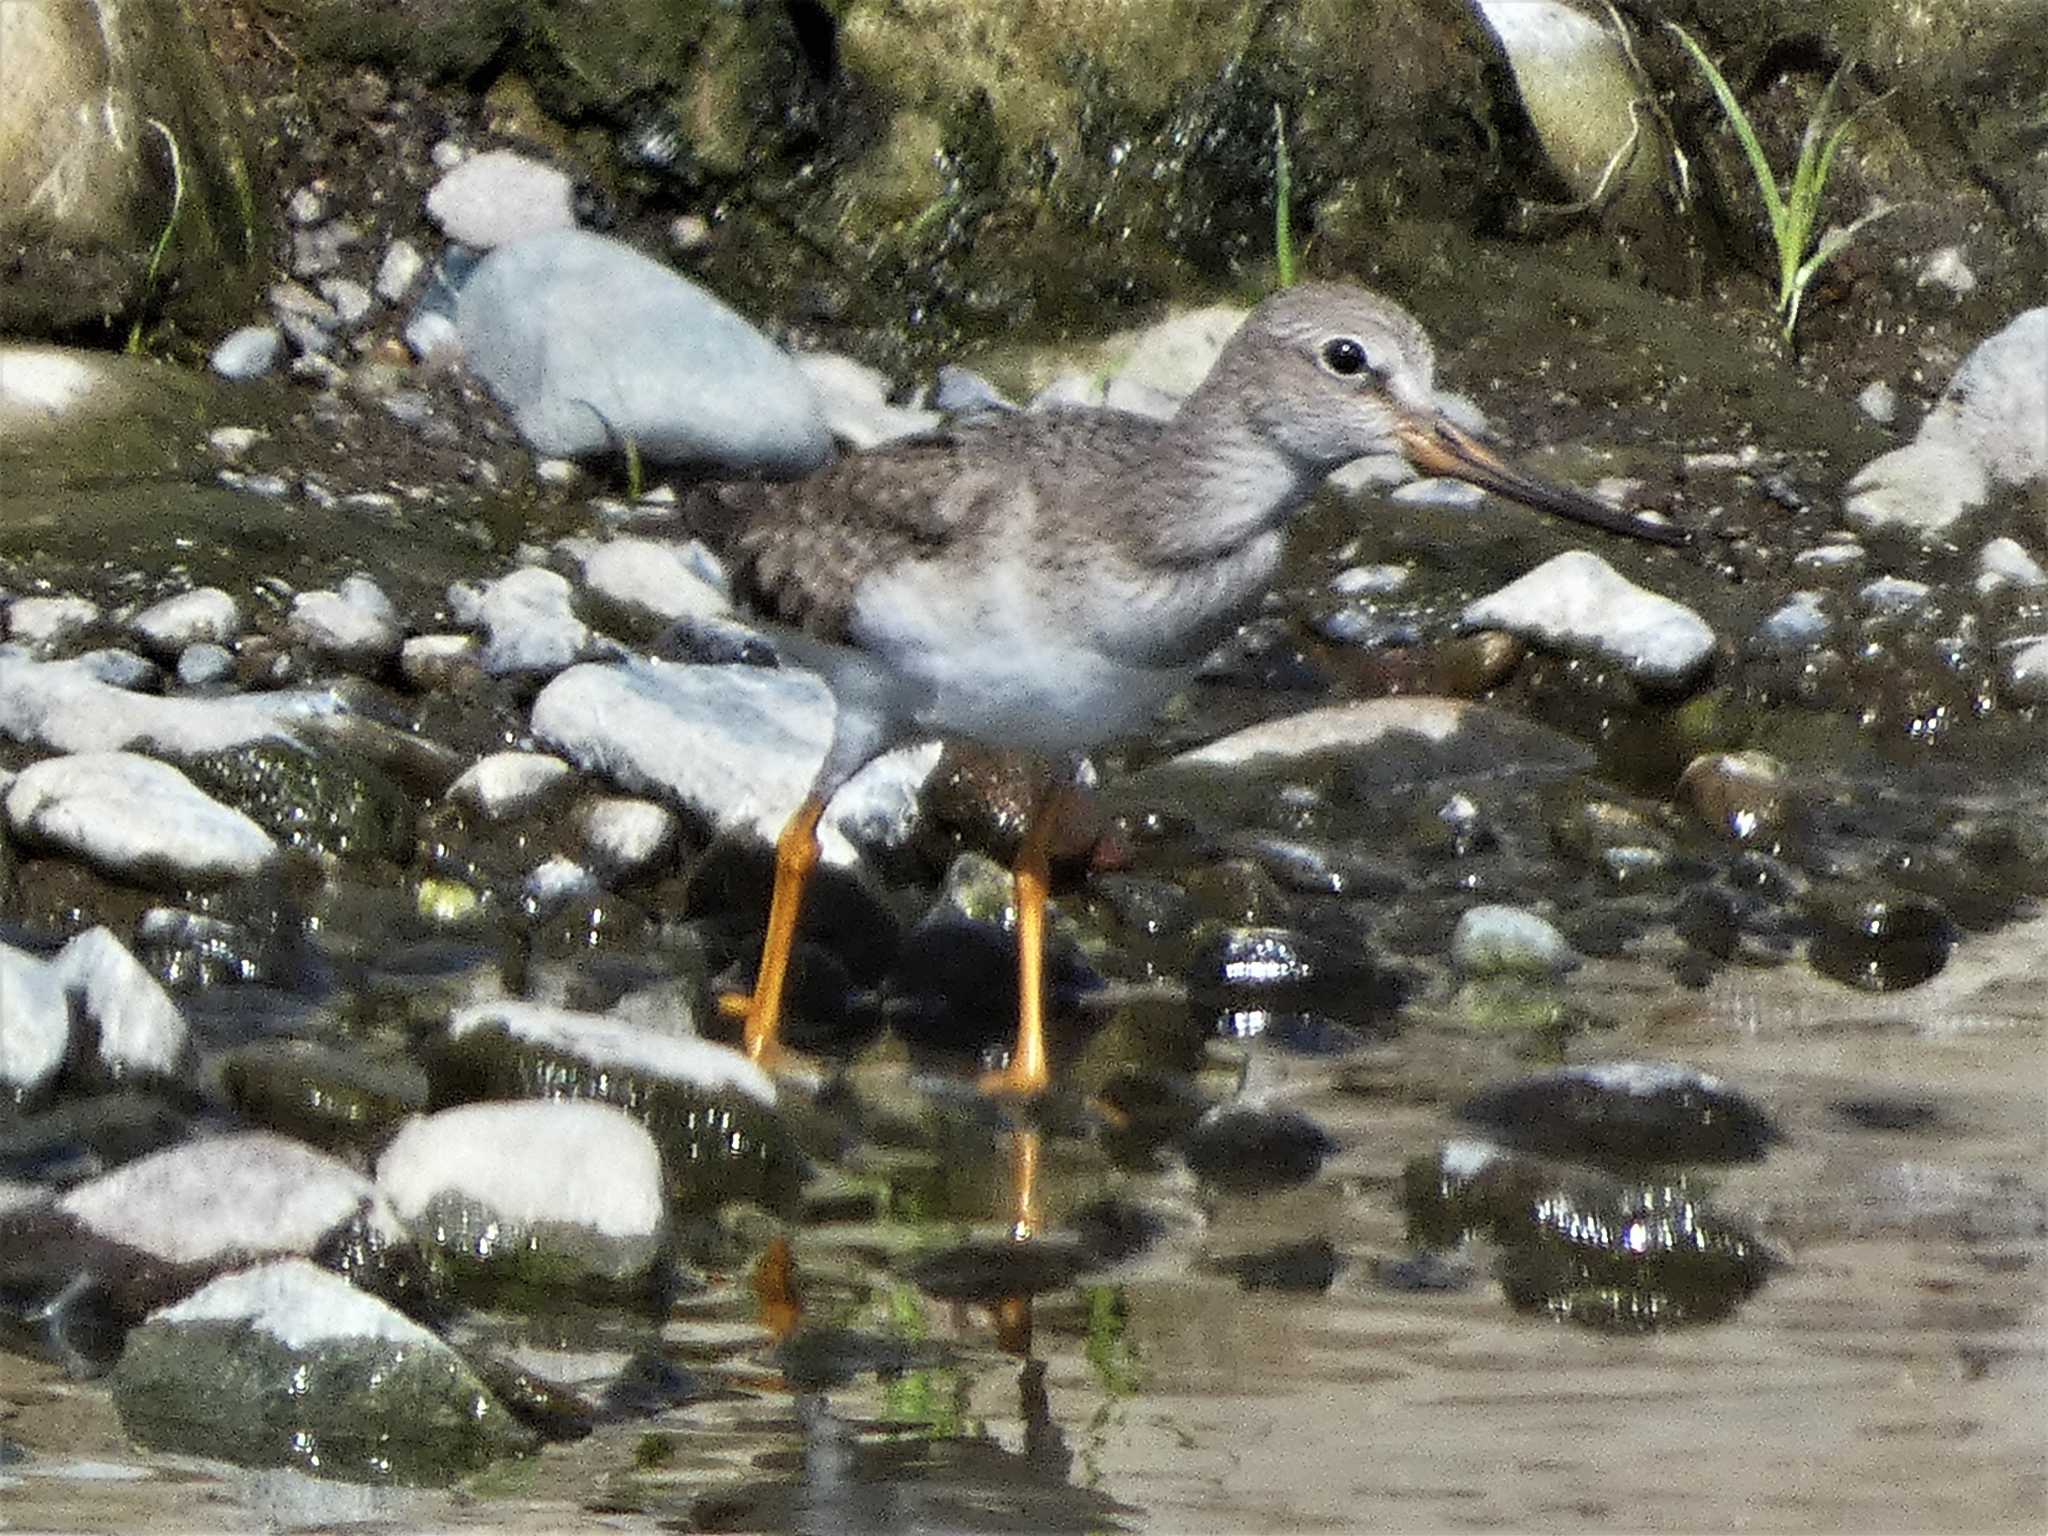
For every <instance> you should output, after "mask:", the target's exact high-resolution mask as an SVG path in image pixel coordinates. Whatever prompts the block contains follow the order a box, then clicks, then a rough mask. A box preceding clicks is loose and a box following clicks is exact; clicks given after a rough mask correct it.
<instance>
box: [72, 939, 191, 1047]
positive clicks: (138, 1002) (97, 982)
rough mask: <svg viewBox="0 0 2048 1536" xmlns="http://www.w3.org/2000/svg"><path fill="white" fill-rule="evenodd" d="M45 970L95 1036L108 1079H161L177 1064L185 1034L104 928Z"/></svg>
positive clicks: (158, 989) (167, 1003)
mask: <svg viewBox="0 0 2048 1536" xmlns="http://www.w3.org/2000/svg"><path fill="white" fill-rule="evenodd" d="M50 969H51V970H52V971H53V972H55V973H56V975H57V976H59V977H60V978H62V980H63V982H64V985H65V986H66V987H67V988H69V989H70V990H71V991H72V992H73V993H74V994H76V995H77V997H78V998H79V1000H80V1002H81V1004H82V1005H83V1011H84V1014H85V1017H86V1019H87V1020H88V1021H89V1022H90V1023H91V1024H92V1025H93V1026H94V1028H95V1029H96V1030H97V1031H98V1035H99V1062H100V1065H101V1066H103V1067H105V1068H106V1069H107V1070H108V1071H109V1072H110V1073H112V1074H113V1075H115V1076H117V1077H125V1076H127V1075H129V1074H130V1073H136V1072H141V1073H150V1074H154V1075H156V1076H163V1077H167V1076H169V1075H170V1074H172V1073H174V1072H176V1071H177V1070H178V1068H179V1067H180V1066H181V1065H182V1064H183V1062H184V1058H185V1050H186V1043H187V1039H188V1036H189V1033H190V1032H189V1030H188V1029H187V1027H186V1024H185V1016H184V1014H182V1013H180V1012H179V1011H178V1005H177V1004H176V1003H174V1002H172V1001H171V998H170V994H169V993H167V992H165V991H164V989H163V986H162V985H161V983H159V982H158V981H157V979H156V978H155V977H154V976H152V975H151V974H150V973H149V972H148V971H147V970H145V969H144V968H143V965H142V963H141V962H140V961H139V960H137V959H136V958H135V957H134V956H133V955H131V954H130V953H129V952H128V950H127V948H126V947H125V946H124V945H123V944H122V943H121V941H120V940H119V939H117V938H115V937H114V935H113V933H112V932H111V931H110V930H109V929H106V928H92V929H88V930H87V931H86V932H84V933H81V934H79V935H78V936H77V937H75V938H73V939H72V940H71V941H70V942H69V943H68V944H66V945H65V946H64V948H63V949H62V950H61V951H59V953H58V955H57V957H56V959H55V960H53V961H51V962H50Z"/></svg>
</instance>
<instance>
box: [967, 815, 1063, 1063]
mask: <svg viewBox="0 0 2048 1536" xmlns="http://www.w3.org/2000/svg"><path fill="white" fill-rule="evenodd" d="M1061 798H1062V797H1061V796H1060V795H1059V794H1057V793H1055V794H1052V795H1049V796H1047V797H1046V799H1045V800H1044V801H1042V802H1041V803H1040V805H1039V807H1038V810H1037V812H1036V814H1034V815H1033V817H1032V818H1031V825H1030V827H1029V828H1028V829H1027V830H1026V832H1025V833H1024V842H1023V845H1022V846H1021V847H1020V848H1018V850H1017V862H1016V864H1015V865H1014V866H1013V867H1012V869H1011V876H1012V879H1013V881H1014V885H1015V890H1016V900H1017V1048H1016V1049H1015V1050H1014V1051H1012V1052H1011V1053H1010V1064H1009V1065H1008V1066H1007V1067H1005V1068H1003V1070H1002V1071H1000V1072H991V1073H989V1074H988V1075H987V1076H985V1077H983V1078H982V1080H981V1089H982V1092H984V1093H988V1094H994V1095H997V1096H999V1097H1003V1098H1019V1099H1028V1098H1035V1097H1036V1096H1037V1095H1039V1094H1041V1093H1043V1092H1045V1090H1046V1088H1047V1087H1049V1086H1050V1085H1051V1083H1052V1072H1051V1070H1050V1069H1049V1068H1048V1067H1047V1066H1046V1061H1045V900H1046V894H1047V892H1049V891H1050V890H1051V888H1052V869H1051V862H1050V851H1049V850H1050V845H1051V842H1052V833H1053V825H1054V822H1055V820H1056V817H1055V814H1054V812H1055V810H1056V809H1057V807H1058V805H1059V803H1060V800H1061Z"/></svg>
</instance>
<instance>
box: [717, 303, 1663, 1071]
mask: <svg viewBox="0 0 2048 1536" xmlns="http://www.w3.org/2000/svg"><path fill="white" fill-rule="evenodd" d="M1433 375H1434V360H1433V354H1432V351H1431V348H1430V344H1429V339H1428V337H1427V336H1425V335H1424V334H1423V331H1422V328H1421V327H1420V326H1419V325H1418V324H1417V323H1416V322H1415V321H1414V319H1412V318H1411V317H1410V316H1409V315H1408V314H1406V313H1405V312H1404V311H1402V310H1401V309H1400V308H1398V307H1397V306H1395V305H1393V304H1391V303H1389V302H1388V301H1386V300H1385V299H1382V298H1379V297H1377V296H1375V295H1373V294H1370V293H1367V292H1365V291H1363V290H1361V289H1357V288H1351V287H1346V286H1341V285H1337V284H1306V285H1303V286H1301V287H1298V288H1291V289H1288V290H1287V291H1285V292H1283V293H1280V294H1276V295H1275V296H1274V297H1272V298H1270V299H1268V300H1266V302H1265V303H1263V304H1261V305H1260V306H1259V307H1258V308H1257V309H1255V310H1254V311H1253V312H1252V313H1251V315H1250V316H1249V317H1248V318H1247V319H1246V321H1245V323H1244V325H1243V326H1242V327H1241V328H1240V329H1239V331H1238V332H1237V334H1236V335H1235V336H1234V337H1233V338H1232V339H1231V341H1230V342H1229V344H1228V345H1227V346H1225V348H1224V349H1223V352H1222V355H1221V356H1220V357H1218V359H1217V361H1216V364H1215V366H1214V368H1212V369H1211V370H1210V372H1209V375H1208V377H1207V378H1206V379H1204V380H1203V382H1202V384H1201V386H1200V387H1199V388H1198V389H1197V390H1196V391H1195V393H1194V394H1193V395H1192V396H1190V397H1189V399H1188V400H1187V402H1186V404H1185V405H1183V406H1182V407H1181V409H1180V411H1179V412H1178V413H1177V414H1176V415H1175V416H1174V417H1173V418H1172V419H1171V420H1169V421H1165V422H1160V421H1154V420H1151V419H1149V418H1146V417H1140V416H1133V415H1126V414H1123V413H1120V412H1115V411H1082V410H1069V411H1051V412H1045V413H1040V414H1030V415H1018V414H993V415H990V416H986V417H982V418H978V419H975V420H973V421H969V422H965V423H960V424H956V425H953V426H951V427H948V428H946V429H945V430H943V431H940V432H937V433H934V434H931V435H929V436H926V437H920V438H915V439H909V440H905V441H902V442H898V443H894V444H890V445H887V446H885V447H882V448H879V449H877V450H875V451H873V452H869V453H861V454H854V455H851V456H849V457H848V458H846V459H843V460H841V461H840V462H839V463H838V464H836V465H834V466H832V467H830V468H828V469H826V470H824V471H822V472H820V473H819V474H816V475H813V476H811V477H810V478H809V479H806V480H801V481H796V482H793V483H790V484H786V485H751V484H750V485H736V486H730V487H721V488H715V489H714V491H713V492H712V494H713V495H715V496H716V497H717V498H718V499H719V500H722V501H724V502H726V503H727V504H728V506H729V508H730V509H731V510H732V511H733V512H734V513H735V514H736V515H737V518H738V524H737V528H736V530H735V533H734V536H733V539H732V555H733V561H732V563H733V569H734V576H735V580H736V584H737V585H738V586H739V587H740V588H741V589H742V590H743V591H745V592H746V593H747V594H748V595H750V596H751V598H752V599H753V601H754V603H755V605H756V606H757V607H758V609H759V610H760V612H761V614H762V616H763V617H764V618H766V619H768V620H770V621H771V622H772V623H774V624H777V625H779V626H781V627H782V630H783V632H784V638H785V642H786V648H787V650H788V651H789V654H790V655H791V657H792V658H793V659H794V660H796V661H797V662H798V663H800V664H801V665H804V666H806V667H810V668H812V669H813V670H815V671H817V672H818V673H819V674H821V675H822V676H823V677H824V678H825V680H826V682H827V683H828V684H829V685H830V687H831V689H832V693H833V697H834V700H835V702H836V703H837V706H838V713H837V717H836V723H835V727H834V736H833V741H832V745H831V747H830V749H829V750H828V751H827V753H826V756H825V760H824V763H823V765H822V766H821V767H820V769H819V771H818V775H817V778H816V780H815V782H814V783H813V784H812V785H811V789H810V793H809V795H808V796H807V797H806V798H805V800H804V802H803V803H802V805H801V806H800V807H799V808H798V810H797V811H796V813H795V815H794V816H792V817H791V819H790V821H789V824H788V826H787V827H786V828H785V829H784V831H783V833H782V836H781V838H780V839H779V841H778V842H777V845H776V878H775V891H774V897H773V899H772V901H771V903H770V906H769V916H768V927H767V934H766V938H765V940H764V942H763V945H762V951H761V960H760V965H759V967H758V969H757V971H756V975H755V980H754V988H753V993H752V995H751V996H750V997H748V998H745V999H736V1000H733V1002H732V1004H731V1011H733V1012H736V1013H741V1014H743V1015H744V1016H745V1021H746V1023H745V1044H746V1048H747V1051H748V1053H749V1054H750V1055H752V1056H753V1057H754V1058H755V1059H756V1060H757V1061H760V1062H762V1063H763V1064H764V1065H768V1066H771V1067H773V1066H776V1065H778V1064H781V1063H783V1062H784V1060H785V1047H784V1045H783V1042H782V1012H783V995H784V989H785V984H786V982H787V979H788V969H789V958H790V948H791V944H792V942H793V941H794V938H795V935H796V929H797V918H798V914H799V911H800V909H801V905H802V900H803V893H804V887H805V883H806V881H807V880H808V878H809V875H810V872H811V870H812V868H813V866H814V865H815V864H816V861H817V857H818V842H817V828H818V822H819V819H820V817H821V816H822V815H823V814H824V810H825V805H826V802H827V801H828V800H829V799H830V798H831V796H832V793H833V791H835V790H836V789H838V788H839V786H840V785H842V784H844V783H845V782H846V781H847V779H849V778H850V777H851V776H852V775H853V774H854V772H855V771H856V770H858V769H859V768H860V767H861V766H862V765H863V764H865V763H867V762H868V761H869V760H870V759H872V758H874V757H876V756H878V755H879V754H880V753H881V752H883V751H884V750H885V749H887V748H888V747H890V746H891V745H893V744H895V743H896V742H898V741H901V740H904V739H906V738H914V737H919V736H931V735H954V736H966V737H971V738H973V739H976V740H979V741H981V742H983V743H985V744H988V745H992V746H1005V747H1018V748H1023V749H1026V750H1029V751H1033V752H1038V753H1043V754H1047V755H1054V756H1068V757H1071V756H1072V755H1073V754H1077V753H1080V752H1083V751H1086V750H1087V749H1089V748H1091V747H1093V746H1095V745H1097V744H1098V743H1100V742H1102V741H1104V740H1107V739H1109V738H1111V737H1114V736H1117V735H1120V734H1124V733H1128V732H1130V731H1133V730H1137V729H1140V728H1142V727H1143V726H1145V725H1146V724H1147V723H1149V722H1150V721H1151V720H1152V719H1153V717H1154V716H1155V714H1156V713H1157V711H1158V709H1159V707H1160V706H1161V705H1162V704H1164V703H1165V702H1166V700H1167V699H1169V698H1170V697H1171V696H1172V695H1173V694H1175V693H1176V692H1178V691H1179V690H1180V689H1181V688H1182V687H1184V686H1185V685H1186V684H1187V683H1188V681H1189V680H1190V679H1191V678H1192V677H1193V676H1194V673H1195V670H1196V668H1197V667H1198V665H1199V664H1200V663H1201V661H1202V660H1203V658H1204V657H1205V656H1207V655H1208V654H1209V652H1210V651H1211V650H1212V649H1213V648H1214V647H1215V645H1216V644H1217V643H1218V642H1219V641H1221V640H1222V639H1223V638H1224V637H1225V636H1227V635H1228V634H1229V633H1230V632H1231V631H1232V630H1233V629H1235V628H1236V626H1237V625H1238V624H1239V623H1240V622H1241V621H1242V620H1243V619H1245V618H1246V617H1247V616H1248V615H1249V614H1250V613H1251V612H1252V610H1253V609H1255V608H1256V606H1257V604H1258V602H1259V600H1260V598H1261V597H1262V596H1263V594H1264V593H1265V591H1266V589H1267V587H1268V585H1269V583H1270V582H1271V581H1272V579H1273V577H1274V574H1275V572H1276V571H1277V569H1278V567H1279V561H1280V555H1281V551H1282V547H1283V544H1284V541H1285V537H1286V532H1287V526H1288V524H1289V523H1290V522H1291V521H1292V520H1293V518H1294V517H1295V515H1296V514H1297V513H1299V512H1300V511H1301V510H1302V508H1304V507H1305V506H1306V505H1307V504H1308V502H1309V500H1310V498H1311V497H1312V496H1313V494H1314V493H1315V491H1316V489H1317V487H1318V486H1319V485H1320V484H1321V483H1322V481H1323V480H1324V479H1325V478H1326V477H1327V476H1328V475H1329V474H1330V472H1331V471H1332V470H1334V469H1336V468H1337V467H1338V466H1339V465H1341V464H1344V463H1346V462H1347V461H1349V460H1352V459H1356V458H1360V457H1363V456H1366V455H1370V454H1400V455H1402V456H1404V457H1405V458H1406V459H1407V460H1408V461H1409V463H1410V464H1412V465H1413V466H1414V467H1416V468H1417V469H1418V470H1420V471H1422V472H1423V473H1425V474H1435V475H1451V476H1455V477H1458V478H1460V479H1463V480H1467V481H1469V482H1471V483H1473V484H1475V485H1479V486H1482V487H1484V488H1486V489H1488V490H1491V491H1496V492H1499V493H1500V494H1502V495H1504V496H1508V497H1511V498H1513V499H1515V500H1518V501H1521V502H1524V503H1526V504H1528V505H1530V506H1533V507H1537V508H1540V509H1542V510H1544V511H1548V512H1552V513H1555V514H1557V515H1559V516H1562V517H1566V518H1571V519H1575V520H1577V521H1579V522H1582V523H1587V524H1590V525H1593V526H1595V527H1599V528H1603V529H1606V530H1608V531H1609V532H1615V533H1623V534H1628V535H1631V536H1634V537H1638V538H1647V539H1653V540H1656V541H1659V542H1662V543H1668V544H1676V543H1683V542H1685V541H1686V537H1687V536H1686V534H1685V533H1684V532H1683V530H1680V529H1677V528H1673V527H1671V526H1669V525H1667V524H1662V523H1655V522H1648V521H1645V520H1643V519H1640V518H1637V517H1634V516H1632V515H1630V514H1627V513H1624V512H1620V511H1617V510H1616V509H1614V508H1612V507H1609V506H1608V505H1606V504H1605V503H1603V502H1598V501H1595V500H1593V499H1591V498H1590V497H1586V496H1583V495H1580V494H1578V493H1576V492H1572V491H1566V490H1561V489H1558V488H1557V487H1554V486H1549V485H1545V484H1543V483H1542V482H1540V481H1537V480H1533V479H1531V478H1529V477H1528V476H1526V475H1523V474H1521V473H1520V472H1518V471H1516V470H1514V469H1512V468H1510V467H1509V466H1508V465H1506V464H1505V463H1503V462H1502V461H1501V460H1500V459H1498V458H1497V457H1495V456H1494V455H1493V454H1492V453H1491V452H1490V451H1489V450H1487V449H1486V448H1485V447H1483V446H1482V445H1481V444H1480V443H1478V442H1477V441H1475V440H1474V439H1473V438H1472V437H1471V436H1470V435H1469V434H1468V433H1466V432H1464V431H1463V430H1461V429H1460V428H1459V427H1457V426H1456V425H1455V424H1453V423H1452V422H1450V421H1449V420H1447V419H1446V418H1445V417H1444V416H1443V415H1442V414H1441V412H1440V411H1439V410H1438V408H1437V404H1436V394H1435V386H1434V378H1433ZM1051 821H1052V818H1051V817H1050V816H1049V815H1048V814H1047V813H1046V810H1045V809H1044V808H1041V810H1040V812H1039V814H1038V815H1037V816H1036V817H1035V818H1034V821H1033V825H1032V827H1031V830H1030V831H1029V832H1027V834H1026V835H1025V837H1024V840H1023V844H1022V847H1021V849H1020V851H1019V853H1018V855H1017V860H1016V865H1015V871H1014V872H1015V882H1016V905H1017V946H1018V1020H1017V1038H1016V1045H1015V1048H1014V1050H1013V1051H1012V1053H1011V1056H1010V1061H1009V1065H1008V1067H1007V1068H1006V1069H1005V1070H1004V1071H1003V1072H1001V1073H998V1074H996V1075H995V1076H993V1077H992V1078H990V1079H989V1080H988V1081H987V1083H986V1086H987V1087H988V1088H989V1089H990V1090H991V1091H993V1092H999V1093H1004V1094H1012V1095H1019V1096H1028V1095H1032V1094H1037V1093H1040V1092H1042V1091H1043V1090H1044V1089H1045V1087H1046V1086H1047V1083H1048V1081H1049V1078H1050V1074H1049V1072H1048V1069H1047V1066H1046V1060H1045V1040H1044V976H1043V953H1044V936H1045V902H1046V890H1047V883H1048V872H1047V843H1048V840H1049V837H1050V830H1051Z"/></svg>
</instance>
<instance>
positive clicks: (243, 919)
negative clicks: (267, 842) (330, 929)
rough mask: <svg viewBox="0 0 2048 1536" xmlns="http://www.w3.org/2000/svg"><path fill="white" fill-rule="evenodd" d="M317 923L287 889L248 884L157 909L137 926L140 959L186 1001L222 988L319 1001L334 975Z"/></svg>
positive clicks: (277, 885)
mask: <svg viewBox="0 0 2048 1536" xmlns="http://www.w3.org/2000/svg"><path fill="white" fill-rule="evenodd" d="M311 921H312V919H311V918H310V917H309V916H308V914H307V913H306V912H305V910H304V909H303V908H301V907H300V905H299V903H298V901H297V900H296V899H295V898H294V896H293V895H292V893H291V890H290V889H289V888H288V887H287V886H286V884H285V883H284V882H282V881H279V880H268V879H265V880H252V881H244V882H241V883H240V884H237V885H232V886H227V887H224V888H222V889H221V890H218V891H207V892H200V893H195V894H194V895H193V896H192V897H191V898H190V899H189V900H188V901H187V902H186V903H185V904H184V905H182V906H175V907H173V906H158V907H152V908H150V909H149V911H147V912H145V913H144V914H143V915H142V918H141V920H140V921H139V922H138V923H137V924H136V925H135V958H136V959H137V960H139V961H140V962H141V963H142V964H143V966H144V967H146V968H147V969H148V971H149V972H150V974H151V975H153V976H155V977H156V978H158V980H160V981H162V982H163V984H164V985H165V986H166V987H168V988H170V989H171V990H172V991H173V992H176V993H178V994H179V995H180V996H181V997H182V996H187V995H189V994H191V993H192V992H194V991H198V990H201V989H204V988H207V987H221V986H262V987H275V988H280V989H283V990H285V991H287V992H290V993H297V994H302V995H311V994H317V993H319V992H321V991H324V990H325V989H326V988H327V986H328V985H329V983H330V981H331V975H330V972H329V969H328V966H327V962H326V960H325V958H324V957H323V955H322V954H321V952H320V950H319V949H318V948H316V947H315V945H314V944H313V943H312V941H311V939H310V937H309V935H308V931H307V930H308V926H309V924H310V923H311ZM328 937H329V938H338V937H339V936H338V935H333V934H330V935H329V936H328Z"/></svg>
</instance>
